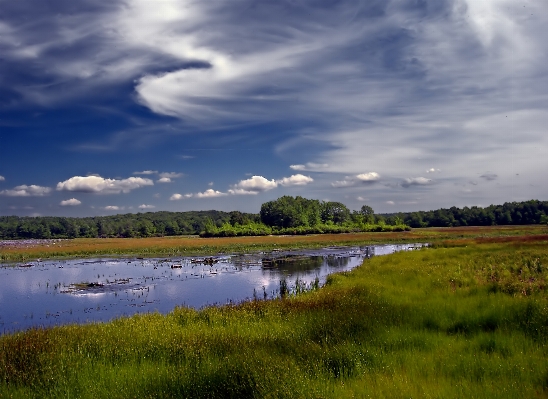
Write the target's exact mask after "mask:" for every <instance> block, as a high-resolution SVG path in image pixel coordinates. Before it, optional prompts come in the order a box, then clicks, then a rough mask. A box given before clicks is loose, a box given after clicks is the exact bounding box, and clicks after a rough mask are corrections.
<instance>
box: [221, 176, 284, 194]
mask: <svg viewBox="0 0 548 399" xmlns="http://www.w3.org/2000/svg"><path fill="white" fill-rule="evenodd" d="M276 187H278V183H277V182H276V181H275V180H268V179H266V178H264V177H263V176H252V177H251V178H249V179H246V180H241V181H240V182H239V183H237V184H235V185H234V187H233V189H232V190H230V191H229V192H230V193H231V194H257V193H260V192H263V191H268V190H272V189H273V188H276Z"/></svg>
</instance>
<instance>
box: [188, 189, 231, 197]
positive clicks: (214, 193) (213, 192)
mask: <svg viewBox="0 0 548 399" xmlns="http://www.w3.org/2000/svg"><path fill="white" fill-rule="evenodd" d="M225 195H226V193H222V192H220V191H216V190H213V189H211V188H209V189H207V190H205V191H204V192H203V193H196V194H194V195H193V196H194V197H196V198H215V197H223V196H225Z"/></svg>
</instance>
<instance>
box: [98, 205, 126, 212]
mask: <svg viewBox="0 0 548 399" xmlns="http://www.w3.org/2000/svg"><path fill="white" fill-rule="evenodd" d="M103 209H104V210H105V211H119V210H122V209H124V207H123V206H121V207H120V206H118V205H107V206H105V207H104V208H103Z"/></svg>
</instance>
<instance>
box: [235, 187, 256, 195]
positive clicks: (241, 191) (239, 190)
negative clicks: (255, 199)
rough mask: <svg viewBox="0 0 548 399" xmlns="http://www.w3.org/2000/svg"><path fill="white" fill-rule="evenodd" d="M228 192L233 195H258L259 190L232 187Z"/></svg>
mask: <svg viewBox="0 0 548 399" xmlns="http://www.w3.org/2000/svg"><path fill="white" fill-rule="evenodd" d="M228 193H229V194H231V195H257V194H259V191H248V190H244V189H243V188H231V189H230V190H228Z"/></svg>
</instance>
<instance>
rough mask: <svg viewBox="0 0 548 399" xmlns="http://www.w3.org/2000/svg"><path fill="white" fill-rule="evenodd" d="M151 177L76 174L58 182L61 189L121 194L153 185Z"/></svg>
mask: <svg viewBox="0 0 548 399" xmlns="http://www.w3.org/2000/svg"><path fill="white" fill-rule="evenodd" d="M153 185H154V183H153V181H152V180H150V179H146V178H142V177H129V178H127V179H121V180H117V179H105V178H102V177H100V176H85V177H84V176H74V177H71V178H70V179H68V180H65V181H63V182H59V183H57V190H59V191H76V192H83V193H101V194H119V193H129V192H130V191H131V190H135V189H137V188H141V187H145V186H153Z"/></svg>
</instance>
